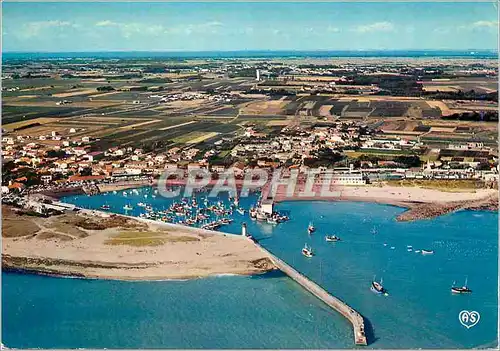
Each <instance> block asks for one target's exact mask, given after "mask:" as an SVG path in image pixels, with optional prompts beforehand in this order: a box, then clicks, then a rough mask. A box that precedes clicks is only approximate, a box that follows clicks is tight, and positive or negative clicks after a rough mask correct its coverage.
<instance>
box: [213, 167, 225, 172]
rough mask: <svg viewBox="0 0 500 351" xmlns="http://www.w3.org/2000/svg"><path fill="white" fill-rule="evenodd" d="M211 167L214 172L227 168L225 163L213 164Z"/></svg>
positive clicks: (223, 170)
mask: <svg viewBox="0 0 500 351" xmlns="http://www.w3.org/2000/svg"><path fill="white" fill-rule="evenodd" d="M211 169H212V172H216V173H224V172H225V170H226V167H224V166H223V165H213V166H211Z"/></svg>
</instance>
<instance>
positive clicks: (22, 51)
mask: <svg viewBox="0 0 500 351" xmlns="http://www.w3.org/2000/svg"><path fill="white" fill-rule="evenodd" d="M265 51H269V52H367V51H368V52H369V51H379V52H384V51H395V52H405V51H406V52H411V51H448V52H463V51H488V52H496V53H497V54H498V51H499V50H498V49H495V48H489V49H485V48H466V49H434V48H433V49H431V48H421V49H227V50H219V49H214V50H183V49H166V50H85V51H78V50H75V51H73V50H64V51H38V50H4V51H3V52H2V54H58V53H114V52H121V53H123V52H158V53H181V52H193V53H195V52H265Z"/></svg>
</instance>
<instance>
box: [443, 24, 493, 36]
mask: <svg viewBox="0 0 500 351" xmlns="http://www.w3.org/2000/svg"><path fill="white" fill-rule="evenodd" d="M498 25H499V24H498V21H476V22H472V23H469V24H465V25H461V26H449V27H438V28H435V29H434V32H436V33H439V34H447V33H451V32H464V31H469V32H470V31H495V32H496V31H497V30H498Z"/></svg>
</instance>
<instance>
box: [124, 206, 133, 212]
mask: <svg viewBox="0 0 500 351" xmlns="http://www.w3.org/2000/svg"><path fill="white" fill-rule="evenodd" d="M123 209H124V210H125V211H128V210H132V209H133V207H132V206H130V205H125V206H123Z"/></svg>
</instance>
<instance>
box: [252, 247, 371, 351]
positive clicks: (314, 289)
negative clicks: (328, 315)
mask: <svg viewBox="0 0 500 351" xmlns="http://www.w3.org/2000/svg"><path fill="white" fill-rule="evenodd" d="M256 245H257V246H258V247H260V249H261V250H263V251H264V252H265V253H267V254H268V255H269V257H270V258H271V261H272V262H273V263H274V265H275V266H276V267H277V268H278V269H279V270H281V271H282V272H283V273H285V274H286V275H288V276H289V277H290V278H292V279H293V280H294V281H295V282H297V283H298V284H300V285H301V286H302V287H303V288H304V289H306V290H307V291H309V292H310V293H311V294H313V295H314V296H316V297H317V298H318V299H320V300H321V301H323V302H324V303H325V304H327V305H328V306H330V307H331V308H333V309H334V310H335V311H337V312H339V313H340V314H341V315H343V316H344V317H345V318H347V320H348V321H349V322H351V324H352V327H353V332H354V343H355V344H356V345H360V346H366V345H368V340H367V337H366V334H365V321H364V318H363V316H361V314H359V313H358V312H357V311H356V310H354V309H353V308H352V307H350V306H349V305H348V304H346V303H345V302H343V301H342V300H340V299H338V298H336V297H334V296H332V295H331V294H329V293H328V292H327V291H326V290H325V289H323V288H322V287H321V286H319V285H318V284H316V283H314V282H313V281H312V280H310V279H309V278H307V277H306V276H304V275H303V274H301V273H299V272H298V271H296V270H295V269H294V268H293V267H291V266H290V265H288V264H287V263H285V262H284V261H282V260H280V259H279V258H278V257H276V256H274V255H273V254H272V253H270V252H269V251H268V250H266V249H265V248H263V247H262V246H261V245H259V244H257V243H256Z"/></svg>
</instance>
